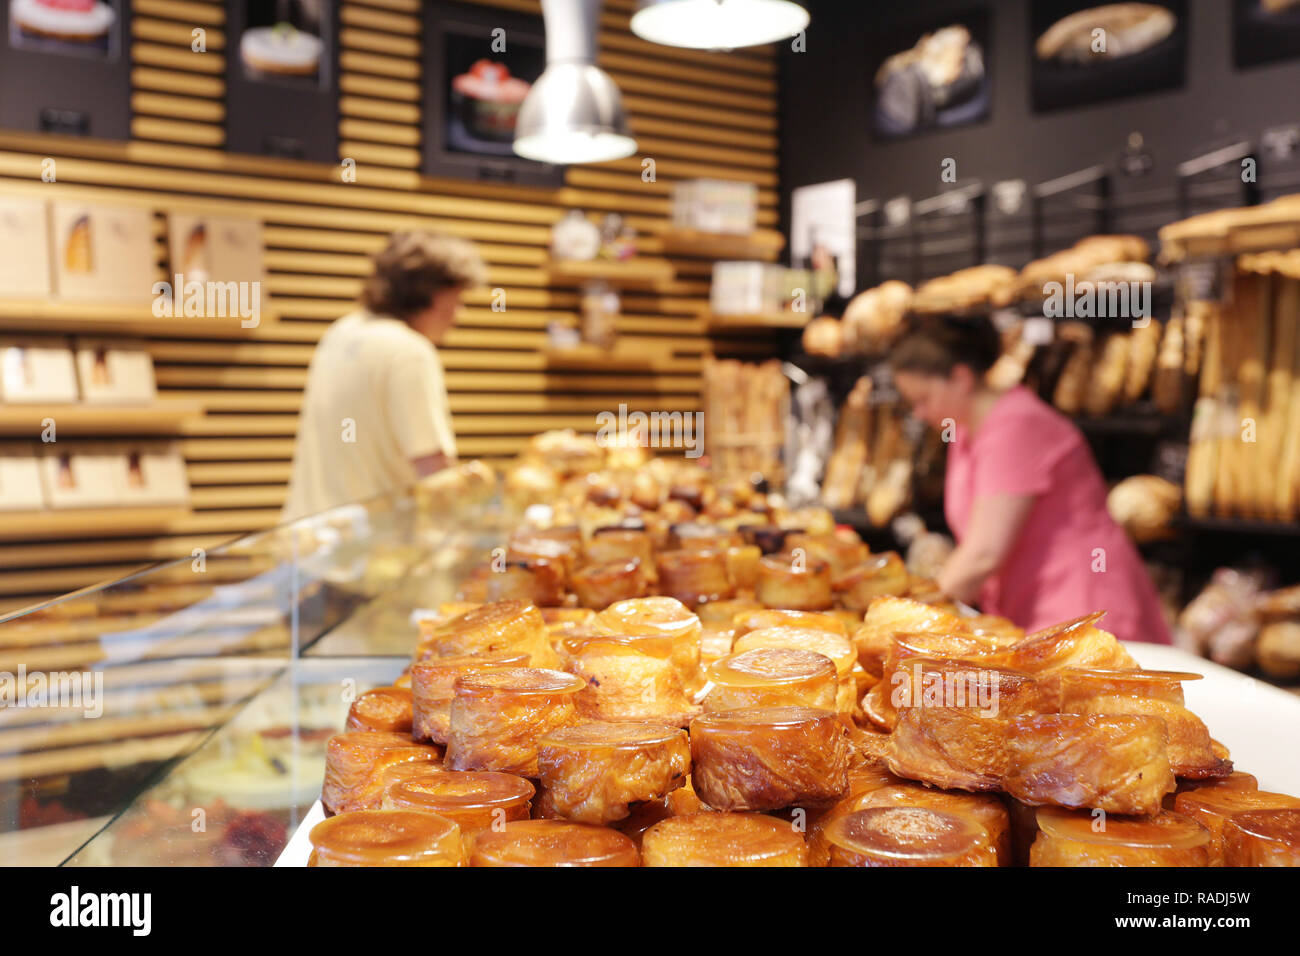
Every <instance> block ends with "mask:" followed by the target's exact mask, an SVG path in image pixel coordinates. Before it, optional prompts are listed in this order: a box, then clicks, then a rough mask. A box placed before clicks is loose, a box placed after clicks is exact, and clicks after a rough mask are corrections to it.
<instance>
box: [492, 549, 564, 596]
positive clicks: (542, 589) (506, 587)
mask: <svg viewBox="0 0 1300 956" xmlns="http://www.w3.org/2000/svg"><path fill="white" fill-rule="evenodd" d="M486 584H487V589H486V590H485V592H484V597H485V598H486V599H487V600H488V601H521V602H524V603H527V604H533V605H537V606H538V607H556V606H558V605H560V604H563V603H564V566H563V565H562V564H556V563H552V562H550V561H547V560H545V559H544V558H529V559H528V560H520V561H507V562H506V564H505V566H504V567H502V568H501V569H500V570H499V571H498V570H495V569H494V570H493V571H492V573H491V574H489V575H488V576H487V578H486Z"/></svg>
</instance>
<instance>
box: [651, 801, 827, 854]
mask: <svg viewBox="0 0 1300 956" xmlns="http://www.w3.org/2000/svg"><path fill="white" fill-rule="evenodd" d="M807 855H808V851H807V849H806V847H805V846H804V841H803V837H802V836H801V835H800V834H799V833H798V832H797V831H796V830H795V829H793V828H792V827H791V826H790V825H789V824H786V823H782V822H781V821H779V820H775V819H773V818H772V817H766V816H763V815H762V814H759V813H710V812H704V813H689V814H686V815H684V816H674V817H669V818H668V819H665V820H661V821H660V822H658V823H656V824H655V825H654V826H652V827H650V829H648V830H646V831H645V834H644V836H643V837H642V838H641V857H642V865H644V866H806V865H807V862H806V861H807Z"/></svg>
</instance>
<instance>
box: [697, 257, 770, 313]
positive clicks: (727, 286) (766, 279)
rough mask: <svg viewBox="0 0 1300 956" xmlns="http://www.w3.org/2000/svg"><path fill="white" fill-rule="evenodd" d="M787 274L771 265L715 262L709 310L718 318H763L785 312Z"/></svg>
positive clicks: (763, 263)
mask: <svg viewBox="0 0 1300 956" xmlns="http://www.w3.org/2000/svg"><path fill="white" fill-rule="evenodd" d="M789 272H790V270H789V269H787V268H785V267H784V266H779V265H774V264H773V263H770V262H715V263H714V264H713V284H712V286H711V287H710V289H709V307H710V308H711V309H712V310H713V312H714V313H716V314H717V315H762V314H771V313H775V312H781V311H784V309H785V308H786V304H787V302H788V300H789V291H790V290H789V281H788V279H789Z"/></svg>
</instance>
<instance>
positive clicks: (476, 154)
mask: <svg viewBox="0 0 1300 956" xmlns="http://www.w3.org/2000/svg"><path fill="white" fill-rule="evenodd" d="M425 9H426V11H427V15H428V18H427V19H426V21H425V35H424V98H423V99H424V103H423V107H424V108H423V114H422V123H423V132H424V172H425V173H427V174H429V175H430V176H452V177H456V178H458V179H480V180H495V181H498V182H509V183H521V184H525V185H536V186H559V185H561V184H562V183H563V182H564V167H562V166H554V165H551V164H549V163H538V162H534V161H533V160H530V159H524V158H523V157H522V156H518V155H516V154H515V151H514V145H513V144H514V138H515V121H516V120H517V118H518V116H519V108H520V107H521V106H522V105H523V102H524V97H525V96H527V95H528V91H529V89H531V88H532V85H533V83H534V82H535V81H536V80H537V78H538V77H540V76H541V75H542V70H544V69H545V68H546V40H545V34H544V32H543V28H542V18H541V17H540V16H531V15H528V14H522V13H514V12H511V11H504V10H496V9H492V8H490V7H476V6H470V5H468V4H464V3H451V2H433V3H427V4H426V5H425Z"/></svg>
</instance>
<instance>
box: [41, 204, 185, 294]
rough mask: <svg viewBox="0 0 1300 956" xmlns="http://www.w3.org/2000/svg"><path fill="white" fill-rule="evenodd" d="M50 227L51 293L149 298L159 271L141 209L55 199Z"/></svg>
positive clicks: (150, 226) (149, 224)
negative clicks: (53, 291)
mask: <svg viewBox="0 0 1300 956" xmlns="http://www.w3.org/2000/svg"><path fill="white" fill-rule="evenodd" d="M50 231H51V237H52V239H53V259H54V277H55V283H54V285H55V293H56V294H57V295H58V296H60V297H61V298H65V299H97V300H101V301H102V300H106V299H111V300H116V301H125V300H139V301H141V302H147V301H149V299H150V298H152V296H153V284H154V282H156V281H157V279H158V276H159V273H158V269H157V262H156V259H157V253H156V250H155V248H154V239H153V216H152V214H151V213H150V212H149V211H148V210H147V209H137V208H135V207H132V206H100V205H95V204H92V203H77V202H55V203H53V204H52V205H51V212H50Z"/></svg>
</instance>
